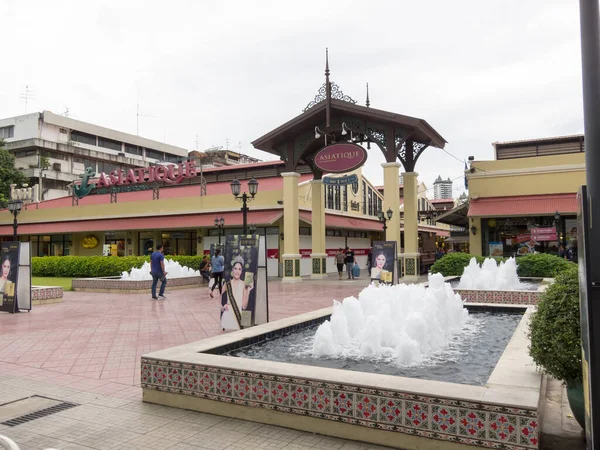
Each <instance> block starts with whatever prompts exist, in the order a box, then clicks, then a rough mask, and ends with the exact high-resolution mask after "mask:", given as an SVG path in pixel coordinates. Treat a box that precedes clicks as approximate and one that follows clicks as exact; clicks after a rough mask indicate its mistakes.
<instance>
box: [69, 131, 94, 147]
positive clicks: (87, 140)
mask: <svg viewBox="0 0 600 450" xmlns="http://www.w3.org/2000/svg"><path fill="white" fill-rule="evenodd" d="M71 140H72V141H75V142H81V143H82V144H88V145H96V136H94V135H93V134H87V133H82V132H81V131H77V130H72V131H71Z"/></svg>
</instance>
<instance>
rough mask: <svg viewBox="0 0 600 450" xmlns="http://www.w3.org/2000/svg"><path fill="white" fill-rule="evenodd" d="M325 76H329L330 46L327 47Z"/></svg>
mask: <svg viewBox="0 0 600 450" xmlns="http://www.w3.org/2000/svg"><path fill="white" fill-rule="evenodd" d="M325 76H326V77H329V48H327V47H325Z"/></svg>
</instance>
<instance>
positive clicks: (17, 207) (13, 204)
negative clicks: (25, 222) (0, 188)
mask: <svg viewBox="0 0 600 450" xmlns="http://www.w3.org/2000/svg"><path fill="white" fill-rule="evenodd" d="M22 209H23V201H22V200H9V201H8V210H9V211H10V212H11V213H12V215H13V216H14V221H13V234H14V235H13V240H14V241H17V240H18V239H17V238H18V236H17V228H18V226H19V223H18V221H17V216H18V215H19V213H20V212H21V210H22Z"/></svg>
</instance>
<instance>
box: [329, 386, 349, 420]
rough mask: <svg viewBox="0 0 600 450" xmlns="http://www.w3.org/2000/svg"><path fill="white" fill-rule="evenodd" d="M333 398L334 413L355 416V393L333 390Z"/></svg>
mask: <svg viewBox="0 0 600 450" xmlns="http://www.w3.org/2000/svg"><path fill="white" fill-rule="evenodd" d="M332 398H333V405H332V412H333V414H338V415H340V416H348V417H353V416H354V394H352V393H350V392H345V391H333V394H332Z"/></svg>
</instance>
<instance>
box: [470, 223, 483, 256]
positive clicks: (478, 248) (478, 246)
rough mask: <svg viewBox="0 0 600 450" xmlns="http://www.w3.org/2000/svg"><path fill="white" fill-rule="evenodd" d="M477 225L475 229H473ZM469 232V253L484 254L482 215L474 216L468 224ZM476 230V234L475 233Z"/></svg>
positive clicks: (474, 254)
mask: <svg viewBox="0 0 600 450" xmlns="http://www.w3.org/2000/svg"><path fill="white" fill-rule="evenodd" d="M473 227H475V228H474V229H471V228H473ZM468 228H469V229H468V230H467V231H468V232H469V253H470V254H471V255H473V256H483V244H482V240H483V239H482V237H483V234H482V233H481V217H473V218H472V219H471V220H470V222H469V225H468ZM473 231H475V234H473Z"/></svg>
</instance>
